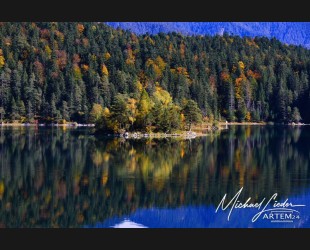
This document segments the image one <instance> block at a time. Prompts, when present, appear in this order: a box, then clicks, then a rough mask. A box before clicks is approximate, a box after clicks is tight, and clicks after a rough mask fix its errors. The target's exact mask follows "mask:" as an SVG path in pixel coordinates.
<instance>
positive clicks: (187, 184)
mask: <svg viewBox="0 0 310 250" xmlns="http://www.w3.org/2000/svg"><path fill="white" fill-rule="evenodd" d="M0 132H1V135H0V226H2V227H83V226H85V225H90V226H91V225H96V223H98V222H104V221H106V222H108V221H109V219H113V218H123V217H126V216H135V215H136V214H137V213H141V211H143V213H146V214H147V211H149V212H150V211H161V212H160V214H161V215H162V217H164V215H165V214H168V216H169V217H170V218H173V217H174V216H175V218H177V214H178V213H179V212H180V211H181V210H182V209H186V208H188V209H191V210H190V211H192V212H188V211H187V212H188V216H193V217H192V219H194V212H193V211H196V210H197V209H200V210H199V211H200V213H204V214H205V216H207V217H206V218H211V217H214V218H213V220H215V218H217V220H215V221H214V222H213V224H206V223H203V219H202V221H200V223H198V224H195V223H194V222H193V221H192V226H195V225H196V226H198V227H210V226H211V225H213V227H214V225H218V226H221V225H223V226H224V227H226V226H228V225H226V224H221V221H222V220H223V219H224V215H223V216H222V217H220V216H217V217H215V216H213V215H214V210H215V209H214V208H215V207H216V206H217V205H218V203H219V202H220V200H221V199H222V197H223V195H224V194H225V193H227V195H228V197H233V195H234V194H235V193H236V192H237V191H238V190H239V189H240V187H244V191H243V193H242V195H241V197H240V199H242V198H245V197H249V196H251V197H253V199H254V201H255V200H256V201H259V200H261V199H262V197H269V196H271V195H272V194H274V193H275V192H278V193H279V196H280V198H281V197H282V198H284V197H288V196H294V195H299V194H303V193H305V192H308V191H305V190H309V189H308V187H309V183H310V182H309V180H310V173H309V171H308V169H309V163H310V161H309V158H310V144H309V143H308V141H309V139H310V128H308V127H303V128H298V127H276V126H235V127H231V128H230V129H229V130H227V131H222V132H221V133H220V134H215V135H210V136H207V137H200V138H196V139H192V140H176V139H153V140H150V139H145V140H125V139H120V138H99V137H95V136H94V135H92V134H91V133H90V131H89V130H88V129H67V130H62V129H51V128H39V129H35V128H23V127H21V128H2V129H1V130H0ZM308 193H309V192H308ZM306 197H308V196H306ZM305 199H306V200H308V198H305ZM201 208H203V209H202V210H201ZM154 209H155V210H154ZM156 209H157V210H156ZM180 209H181V210H180ZM195 209H196V210H195ZM163 211H169V213H168V212H167V213H164V212H163ZM173 211H175V212H173ZM182 211H183V210H182ZM210 211H212V212H210ZM196 212H197V211H196ZM191 214H192V215H191ZM225 216H226V215H225ZM226 217H227V216H226ZM133 218H134V217H133ZM189 218H191V217H189ZM116 220H117V219H116ZM197 221H199V220H198V219H197ZM143 222H144V221H140V223H141V224H144V223H143ZM97 225H98V224H97ZM107 225H108V224H107ZM150 225H151V224H150ZM162 225H165V226H164V227H171V226H172V227H179V226H182V223H181V222H180V223H179V224H178V223H173V224H170V226H168V225H166V224H162ZM242 225H243V224H242ZM244 226H245V227H247V226H248V225H247V224H244ZM185 227H191V226H190V224H187V226H185Z"/></svg>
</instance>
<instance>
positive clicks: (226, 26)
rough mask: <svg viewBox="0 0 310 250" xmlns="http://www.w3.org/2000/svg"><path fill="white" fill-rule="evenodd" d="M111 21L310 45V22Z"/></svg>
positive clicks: (142, 28)
mask: <svg viewBox="0 0 310 250" xmlns="http://www.w3.org/2000/svg"><path fill="white" fill-rule="evenodd" d="M107 24H108V25H110V26H112V27H114V28H118V27H120V28H122V29H127V30H131V31H132V32H134V33H137V34H144V33H149V34H156V33H159V32H163V33H168V32H173V31H174V32H180V33H182V34H184V35H216V34H222V33H224V32H227V33H229V34H233V35H239V36H249V37H255V36H265V37H268V38H272V37H275V38H277V39H279V40H280V41H282V42H284V43H287V44H295V45H303V46H305V47H307V48H310V22H107Z"/></svg>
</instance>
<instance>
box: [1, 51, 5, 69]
mask: <svg viewBox="0 0 310 250" xmlns="http://www.w3.org/2000/svg"><path fill="white" fill-rule="evenodd" d="M4 64H5V59H4V56H3V52H2V49H0V69H1V68H3V66H4Z"/></svg>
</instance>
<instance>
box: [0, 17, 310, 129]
mask: <svg viewBox="0 0 310 250" xmlns="http://www.w3.org/2000/svg"><path fill="white" fill-rule="evenodd" d="M309 72H310V52H309V50H307V49H305V48H303V47H301V46H293V45H285V44H283V43H281V42H280V41H278V40H276V39H268V38H249V37H243V38H241V37H239V36H231V35H228V34H225V33H224V34H223V35H216V36H201V35H195V36H186V35H181V34H178V33H175V32H172V33H159V34H156V35H150V34H144V35H136V34H134V33H132V32H130V31H124V30H121V29H113V28H111V27H109V26H107V25H106V24H104V23H90V22H89V23H83V22H80V23H74V22H66V23H61V22H60V23H56V22H49V23H32V22H25V23H6V22H4V23H0V115H1V120H2V121H5V122H13V121H21V122H34V121H36V120H39V121H40V122H41V121H44V122H65V121H76V122H80V123H86V122H94V123H97V125H98V126H99V127H101V128H102V129H105V130H113V131H120V130H132V131H133V130H142V131H143V130H144V131H155V132H156V131H164V132H167V131H174V130H179V129H189V128H190V127H191V124H192V123H197V122H200V121H206V122H213V121H215V120H220V121H225V120H227V121H239V122H243V121H249V122H256V121H266V122H268V121H273V122H279V123H288V122H299V121H302V122H309V120H310V113H309V111H308V107H309V105H310V97H309V94H310V89H309Z"/></svg>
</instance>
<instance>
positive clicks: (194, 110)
mask: <svg viewBox="0 0 310 250" xmlns="http://www.w3.org/2000/svg"><path fill="white" fill-rule="evenodd" d="M182 111H183V114H184V116H185V120H186V124H187V127H188V129H189V130H190V131H191V129H192V124H196V123H199V122H201V120H202V115H201V110H200V109H199V107H198V105H197V103H196V102H195V101H193V100H187V102H186V104H185V106H184V108H183V110H182Z"/></svg>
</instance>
